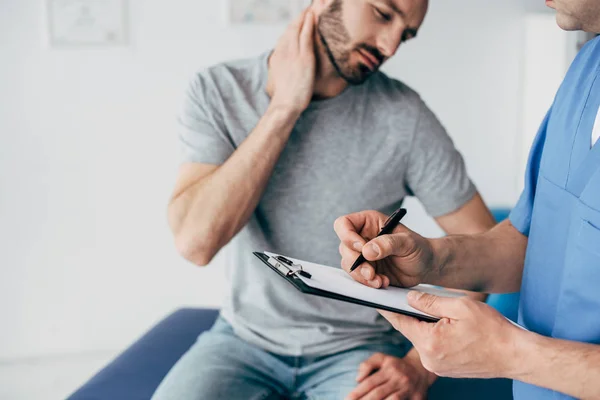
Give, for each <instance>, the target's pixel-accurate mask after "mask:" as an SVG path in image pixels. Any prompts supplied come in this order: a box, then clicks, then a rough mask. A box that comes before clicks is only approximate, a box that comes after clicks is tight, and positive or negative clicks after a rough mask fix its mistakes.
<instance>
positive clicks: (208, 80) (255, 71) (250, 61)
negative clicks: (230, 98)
mask: <svg viewBox="0 0 600 400" xmlns="http://www.w3.org/2000/svg"><path fill="white" fill-rule="evenodd" d="M265 73H266V55H265V54H261V55H260V56H255V57H251V58H244V59H237V60H231V61H225V62H221V63H218V64H214V65H211V66H209V67H205V68H202V69H200V70H198V71H197V72H196V73H195V74H194V76H193V77H192V86H193V87H195V88H198V89H202V90H211V89H217V90H218V91H223V90H225V91H229V90H232V89H234V88H241V89H243V90H248V89H249V90H254V89H256V88H257V87H258V85H260V84H261V81H262V78H263V74H265Z"/></svg>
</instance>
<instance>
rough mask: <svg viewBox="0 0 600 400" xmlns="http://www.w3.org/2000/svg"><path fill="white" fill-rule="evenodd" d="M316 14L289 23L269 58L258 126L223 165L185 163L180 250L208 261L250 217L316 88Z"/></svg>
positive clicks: (174, 220) (178, 194) (172, 209)
mask: <svg viewBox="0 0 600 400" xmlns="http://www.w3.org/2000/svg"><path fill="white" fill-rule="evenodd" d="M313 36H314V15H313V14H312V12H310V11H309V12H305V13H303V14H302V15H301V17H300V18H298V19H297V20H296V21H294V23H292V24H291V25H290V27H289V28H288V30H287V31H286V33H285V34H284V35H283V37H282V39H281V40H280V42H279V44H278V46H277V48H276V49H275V51H274V52H273V54H272V56H271V59H270V69H269V82H268V88H267V90H268V91H269V93H270V94H271V103H270V106H269V108H268V110H267V112H266V113H265V115H264V116H263V117H262V118H261V120H260V121H259V123H258V125H257V126H256V128H255V129H254V130H253V131H252V132H251V133H250V134H249V135H248V138H247V139H246V140H245V141H244V142H243V143H242V144H241V145H240V146H239V148H238V149H236V151H235V152H234V153H233V154H232V155H231V157H229V159H227V160H226V161H225V163H223V164H222V165H221V166H215V165H208V164H185V165H183V166H182V167H181V170H180V173H179V177H178V180H177V184H176V188H175V191H174V194H173V196H172V199H171V201H170V204H169V210H168V216H169V225H170V227H171V230H172V231H173V234H174V236H175V242H176V246H177V248H178V250H179V252H180V253H181V254H182V255H183V256H184V257H185V258H187V259H188V260H190V261H191V262H193V263H195V264H197V265H206V264H208V263H209V262H210V260H211V259H212V258H213V257H214V255H215V254H216V253H217V252H218V251H219V250H220V249H221V247H223V246H224V245H225V244H227V243H228V242H229V241H230V240H231V239H232V238H233V237H234V236H235V235H236V234H237V233H238V232H239V231H240V230H241V229H242V227H243V226H244V225H245V224H246V223H247V222H248V219H249V218H250V216H251V215H252V213H253V212H254V210H255V209H256V206H257V204H258V201H259V200H260V197H261V195H262V193H263V191H264V189H265V187H266V185H267V182H268V180H269V177H270V175H271V173H272V171H273V168H274V167H275V164H276V163H277V160H278V159H279V156H280V154H281V152H282V150H283V148H284V147H285V145H286V143H287V140H288V138H289V135H290V133H291V131H292V129H293V127H294V125H295V123H296V121H297V119H298V117H299V116H300V114H301V113H302V111H303V110H304V109H305V108H306V107H307V106H308V103H309V102H310V99H311V97H312V93H313V87H314V77H315V55H314V44H313Z"/></svg>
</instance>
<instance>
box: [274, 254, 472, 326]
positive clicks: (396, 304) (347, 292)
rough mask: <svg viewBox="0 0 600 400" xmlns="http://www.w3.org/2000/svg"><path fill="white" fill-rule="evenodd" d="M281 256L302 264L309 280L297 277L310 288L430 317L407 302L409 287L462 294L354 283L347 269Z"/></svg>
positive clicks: (439, 293)
mask: <svg viewBox="0 0 600 400" xmlns="http://www.w3.org/2000/svg"><path fill="white" fill-rule="evenodd" d="M265 254H266V255H268V256H271V257H276V256H278V255H279V254H274V253H269V252H265ZM284 257H285V258H287V259H288V260H290V261H292V262H294V264H300V265H302V269H303V270H304V271H306V272H308V273H310V274H311V275H312V276H311V278H310V279H308V278H304V277H302V276H298V277H299V278H300V279H302V281H303V282H304V283H306V284H307V285H308V286H310V287H312V288H315V289H321V290H326V291H328V292H332V293H337V294H341V295H344V296H348V297H353V298H355V299H360V300H363V301H368V302H371V303H375V304H381V305H385V306H388V307H393V308H396V309H400V310H404V311H409V312H412V313H415V314H419V315H424V316H428V317H431V315H429V314H426V313H424V312H422V311H419V310H416V309H414V308H413V307H411V306H409V305H408V301H407V299H406V295H407V293H408V292H410V291H411V290H416V291H419V292H423V293H430V294H434V295H436V296H445V297H462V296H464V294H462V293H459V292H455V291H450V290H447V289H442V288H438V287H436V286H431V285H418V286H415V287H413V288H409V289H405V288H399V287H393V286H390V287H387V288H385V289H375V288H372V287H368V286H365V285H363V284H362V283H358V282H356V281H355V280H354V279H352V277H351V276H350V275H348V273H346V271H344V270H342V269H340V268H334V267H329V266H326V265H320V264H315V263H311V262H308V261H302V260H298V259H295V258H292V257H288V256H284Z"/></svg>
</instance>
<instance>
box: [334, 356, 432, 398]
mask: <svg viewBox="0 0 600 400" xmlns="http://www.w3.org/2000/svg"><path fill="white" fill-rule="evenodd" d="M435 378H436V376H435V375H433V374H432V373H431V372H429V371H427V370H426V369H425V368H424V367H423V365H421V361H420V360H419V354H418V353H417V352H416V350H415V349H412V350H411V351H410V352H409V353H408V354H407V355H406V356H405V357H404V358H398V357H394V356H390V355H387V354H383V353H376V354H374V355H373V356H371V357H370V358H369V359H368V360H366V361H364V362H363V363H362V364H360V366H359V368H358V375H357V377H356V381H357V382H358V386H357V387H356V388H355V389H354V390H353V391H352V392H351V393H350V394H349V395H348V396H347V397H346V400H387V399H407V400H423V399H426V398H427V391H428V390H429V387H430V386H431V384H432V383H433V381H434V380H435Z"/></svg>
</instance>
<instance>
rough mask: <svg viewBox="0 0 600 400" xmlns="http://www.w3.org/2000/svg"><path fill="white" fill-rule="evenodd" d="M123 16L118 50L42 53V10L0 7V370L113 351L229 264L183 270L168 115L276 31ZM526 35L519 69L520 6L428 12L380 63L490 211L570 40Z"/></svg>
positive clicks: (203, 4) (152, 8)
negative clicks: (453, 152)
mask: <svg viewBox="0 0 600 400" xmlns="http://www.w3.org/2000/svg"><path fill="white" fill-rule="evenodd" d="M129 9H130V21H129V26H130V45H129V46H128V47H114V48H111V47H102V48H98V47H93V48H78V49H53V48H49V47H48V46H47V45H46V41H45V38H44V35H45V23H44V10H43V5H42V2H40V1H34V0H19V1H17V0H0V27H2V31H3V33H2V34H1V35H0V60H1V62H0V103H1V104H2V106H1V107H0V321H2V329H1V330H0V360H12V359H16V358H21V357H41V356H45V355H53V354H54V355H60V354H73V353H83V352H94V351H101V350H110V351H117V350H119V349H121V348H123V347H124V346H126V345H127V344H128V343H129V342H131V341H132V340H133V339H134V338H136V337H137V336H138V335H140V334H141V333H142V332H143V331H144V330H145V329H147V328H148V327H149V326H150V325H151V324H152V323H154V322H156V321H157V320H159V319H160V318H162V317H163V316H165V315H166V314H167V313H169V312H170V311H172V310H174V309H176V308H178V307H181V306H184V305H192V306H214V305H218V304H219V303H220V301H221V293H222V288H223V278H222V275H221V268H220V266H221V265H222V263H223V262H225V260H224V259H223V258H219V259H217V260H216V261H215V262H214V263H213V265H212V266H211V267H209V268H206V269H203V270H201V269H198V268H195V267H193V266H191V265H188V264H187V263H186V262H184V261H183V260H182V259H181V258H180V257H179V256H178V255H177V254H176V252H175V250H174V248H173V245H172V239H171V236H170V234H169V231H168V228H167V224H166V213H165V210H166V208H165V207H166V204H167V201H168V197H169V195H170V191H171V189H172V185H173V180H174V177H175V172H176V168H177V164H178V157H177V145H176V142H177V140H176V135H175V129H174V128H175V116H176V111H177V108H178V104H179V102H180V100H181V98H182V93H183V90H184V88H185V86H186V82H187V80H188V79H189V78H190V77H191V75H192V73H193V72H194V71H195V70H197V69H198V68H201V67H204V66H209V65H211V64H214V63H217V62H220V61H223V60H227V59H231V58H240V57H249V56H254V55H256V54H258V53H260V52H262V51H264V50H266V49H268V48H269V47H270V46H272V45H273V44H274V43H275V41H276V40H277V38H278V36H279V34H280V33H281V31H282V30H283V28H284V27H283V26H282V25H278V26H271V27H260V26H249V27H231V26H228V25H227V24H226V23H224V18H223V15H224V10H223V6H222V4H221V2H218V1H209V0H173V1H169V2H165V1H158V0H146V1H140V0H132V1H130V6H129ZM539 25H540V27H539V28H538V29H540V30H539V31H536V32H538V33H540V37H539V38H538V40H539V41H542V42H544V43H543V44H544V46H547V47H549V50H548V51H549V54H550V56H549V58H548V59H547V62H548V63H550V64H548V65H545V67H543V68H539V69H537V68H534V69H533V70H532V69H531V68H533V67H531V63H528V62H526V57H525V56H526V54H529V52H530V50H531V49H529V48H527V47H526V46H527V45H528V41H527V40H526V39H527V35H526V33H527V26H529V25H528V24H527V22H526V11H525V9H524V6H523V2H522V1H521V0H505V1H499V2H488V1H485V2H484V1H480V0H455V1H452V2H450V1H435V2H431V9H430V14H429V15H428V17H427V19H426V22H425V25H424V27H423V29H422V31H421V32H419V37H418V38H417V40H415V41H414V42H412V43H409V44H407V45H406V46H405V47H404V48H401V49H400V51H399V54H398V56H397V58H395V59H394V60H392V61H391V62H390V63H389V64H388V66H387V67H386V71H387V72H389V73H390V74H392V75H394V76H395V77H399V78H401V79H402V80H404V81H405V82H407V83H408V84H409V85H411V86H413V87H414V88H416V89H417V90H418V91H419V92H420V93H421V94H422V96H423V98H424V99H425V100H426V101H427V103H428V104H429V105H430V106H431V108H432V109H433V110H434V111H435V112H436V113H437V114H438V116H439V117H440V119H441V120H442V122H443V123H444V124H445V126H446V127H447V128H448V130H449V132H450V134H451V135H452V137H453V138H454V139H455V142H456V145H457V146H458V148H459V149H460V150H461V151H462V152H463V154H464V156H465V158H466V160H467V165H468V168H469V171H470V173H471V175H472V177H473V179H474V180H475V182H476V184H477V185H478V187H479V189H480V191H481V192H482V194H483V196H484V198H485V200H486V201H487V202H488V203H489V204H490V205H508V206H510V205H512V204H514V203H515V201H516V199H517V197H518V194H519V190H520V185H521V183H520V182H521V180H522V177H521V175H522V165H523V164H524V160H525V153H526V151H525V149H526V148H527V147H528V146H529V142H530V137H531V135H533V134H534V132H532V131H533V128H532V127H533V126H534V125H536V124H537V123H539V121H541V117H542V116H541V115H537V114H539V111H535V112H534V111H532V112H531V114H527V118H523V114H524V112H525V111H524V110H528V109H530V108H528V107H532V104H533V105H536V104H541V103H543V102H544V101H547V103H548V104H549V103H550V102H551V100H552V99H551V98H549V97H550V96H551V92H552V91H553V90H550V91H549V92H550V94H549V93H546V91H543V90H542V91H541V92H540V91H538V90H537V89H536V87H537V86H535V85H540V82H541V86H542V87H544V88H545V87H546V85H544V83H545V82H546V83H548V85H555V84H556V76H557V74H558V76H559V77H560V76H561V74H563V73H564V64H565V62H566V61H565V59H564V55H565V43H567V41H566V39H565V37H566V36H565V35H564V34H562V33H561V32H560V31H559V30H558V28H556V27H555V25H554V22H553V18H552V17H551V16H550V17H546V18H543V19H542V21H541V22H540V23H539ZM539 41H538V42H536V43H535V45H540V43H541V42H539ZM554 41H556V42H554ZM553 44H555V45H556V47H553ZM527 68H529V70H528V69H527ZM534 77H537V78H538V80H537V81H535V80H534V81H531V82H537V83H535V84H531V83H529V82H530V81H529V80H527V81H526V78H531V79H534ZM532 85H533V86H532ZM528 88H529V89H528ZM554 89H555V87H554ZM528 96H529V97H528ZM538 100H539V101H538ZM542 114H543V112H542ZM525 130H527V132H525ZM411 210H412V211H411V216H410V218H409V219H408V220H407V221H408V223H409V224H411V226H413V227H414V228H416V229H417V230H420V231H423V232H426V233H431V234H435V233H436V229H435V228H434V227H433V226H432V225H431V222H429V221H427V220H426V219H425V218H424V217H423V214H422V211H419V208H418V207H417V206H411Z"/></svg>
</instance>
